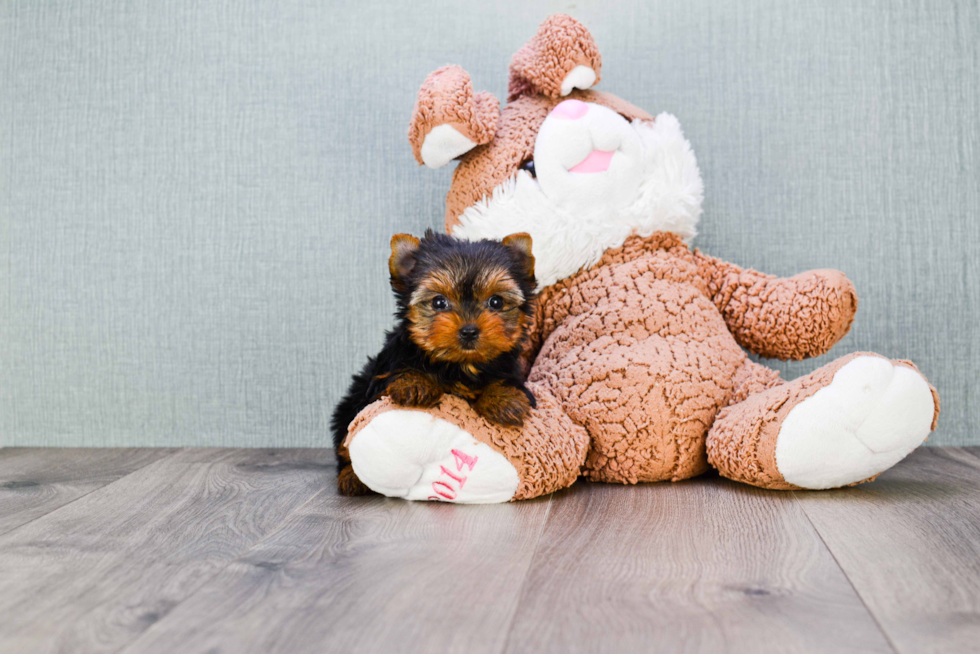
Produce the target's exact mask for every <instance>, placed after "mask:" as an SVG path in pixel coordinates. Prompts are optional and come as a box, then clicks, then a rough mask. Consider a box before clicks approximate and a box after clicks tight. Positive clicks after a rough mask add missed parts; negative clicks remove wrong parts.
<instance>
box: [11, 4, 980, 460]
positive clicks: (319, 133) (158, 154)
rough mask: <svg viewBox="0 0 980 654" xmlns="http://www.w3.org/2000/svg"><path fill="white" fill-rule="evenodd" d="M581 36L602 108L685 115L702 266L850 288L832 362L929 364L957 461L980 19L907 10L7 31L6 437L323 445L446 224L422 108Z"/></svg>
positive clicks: (465, 11)
mask: <svg viewBox="0 0 980 654" xmlns="http://www.w3.org/2000/svg"><path fill="white" fill-rule="evenodd" d="M553 11H567V12H569V13H571V14H573V15H574V16H576V17H578V18H579V19H581V20H583V21H584V22H585V23H586V25H588V27H589V28H590V29H591V31H592V33H593V35H594V36H595V39H596V41H597V42H598V44H599V48H600V50H601V51H602V54H603V63H604V66H603V81H602V83H601V84H600V86H599V88H600V89H601V90H605V91H610V92H613V93H617V94H619V95H622V96H624V97H625V98H627V99H629V100H630V101H632V102H633V103H635V104H637V105H639V106H641V107H644V108H646V109H648V110H650V111H653V112H659V111H662V110H669V111H671V112H673V113H675V114H677V116H678V117H679V118H680V120H681V123H682V125H683V126H684V127H685V130H686V133H687V135H688V137H689V138H690V140H691V142H692V143H693V145H694V148H695V151H696V152H697V154H698V158H699V161H700V164H701V169H702V172H703V175H704V180H705V185H706V189H707V199H706V202H705V215H704V218H703V224H702V232H701V236H700V237H699V238H698V239H697V241H696V244H697V245H698V246H700V247H701V248H702V249H703V250H705V251H707V252H710V253H712V254H714V255H717V256H721V257H724V258H726V259H729V260H732V261H735V262H738V263H741V264H744V265H748V266H753V267H755V268H757V269H761V270H765V271H768V272H772V273H777V274H781V275H788V274H793V273H795V272H799V271H801V270H804V269H806V268H811V267H836V268H840V269H842V270H844V271H846V272H847V274H848V275H849V276H850V277H851V279H853V280H854V282H855V284H856V285H857V288H858V292H859V294H860V297H861V306H860V310H859V312H858V317H857V321H856V323H855V325H854V329H853V331H852V332H851V334H850V335H848V336H847V338H845V339H844V341H843V342H842V343H841V344H840V345H838V346H837V348H835V350H834V352H833V356H837V355H840V354H844V353H847V352H851V351H854V350H875V351H878V352H881V353H882V354H886V355H889V356H893V357H907V358H910V359H913V360H914V361H915V362H916V363H918V364H919V366H920V367H921V369H922V370H923V371H924V372H925V373H926V374H927V375H928V376H929V378H930V379H931V380H932V381H933V382H934V383H935V385H936V386H937V387H938V388H939V391H940V393H941V395H942V398H943V416H942V418H941V421H940V428H939V431H938V433H937V434H936V435H935V436H934V437H933V438H932V439H931V441H930V442H931V443H933V444H946V445H949V444H967V443H973V444H980V432H978V431H977V430H976V429H975V426H976V424H977V418H978V417H980V401H978V400H980V393H978V389H977V383H976V377H977V370H978V369H980V347H978V345H977V341H978V338H980V327H978V325H980V291H978V280H980V276H978V275H980V270H978V268H980V246H978V243H980V222H978V210H980V195H978V180H980V170H978V163H980V126H978V116H980V101H978V99H980V89H978V80H980V61H978V43H980V9H978V6H977V3H976V2H975V1H973V2H960V3H954V2H939V1H937V2H912V1H909V0H901V1H888V2H860V3H855V2H851V1H844V2H832V3H816V4H814V3H800V2H785V3H775V2H766V1H763V0H737V1H732V2H721V3H719V2H711V3H709V2H704V1H701V0H679V1H653V2H652V1H650V0H638V1H636V2H630V1H627V0H622V1H619V0H617V1H614V2H611V1H607V2H604V3H601V4H600V3H588V2H583V1H582V0H579V2H577V3H576V4H575V5H568V4H564V3H557V2H543V3H535V2H529V1H528V0H519V1H515V2H507V3H498V4H495V5H491V4H489V3H467V4H466V5H461V6H458V7H454V6H452V5H451V4H449V3H443V2H439V1H437V0H419V1H417V2H413V3H403V4H401V5H400V6H390V7H384V6H374V5H371V4H369V3H367V2H345V3H341V2H334V3H331V2H321V1H312V0H305V1H293V0H289V1H279V2H275V1H272V0H268V1H264V2H230V1H226V0H220V1H201V2H199V3H194V2H189V1H187V0H172V1H170V2H157V1H153V2H132V3H121V2H120V3H116V2H106V1H104V0H98V1H96V0H82V1H75V2H67V1H66V2H61V3H57V2H42V1H37V2H33V1H29V0H7V1H5V2H0V303H2V305H0V309H2V311H0V439H4V441H5V443H6V444H7V445H14V444H30V445H41V444H46V445H135V444H140V445H174V444H183V445H205V444H207V445H255V446H259V445H263V446H265V445H296V446H307V445H322V444H324V443H325V442H326V440H327V436H326V427H327V423H328V419H329V415H330V411H331V406H332V403H333V402H334V401H335V400H336V399H337V398H338V396H339V394H340V392H341V390H342V388H343V386H344V385H345V382H346V378H347V377H348V375H350V374H351V373H352V372H353V371H354V369H355V368H356V367H357V366H359V365H360V363H361V361H362V360H363V357H364V356H365V355H366V354H367V353H369V352H371V351H372V350H376V349H377V348H378V347H379V345H380V342H381V336H382V333H383V330H384V329H385V328H386V327H387V325H388V323H389V320H390V313H391V310H392V303H391V300H390V298H389V294H388V290H387V286H386V266H385V260H386V252H387V242H388V238H389V236H390V235H391V234H392V233H393V232H396V231H411V232H415V233H418V232H420V231H421V230H423V229H424V228H425V227H428V226H439V225H441V221H442V206H443V205H442V202H443V196H444V194H445V191H446V189H447V188H448V184H449V178H450V175H451V171H450V170H449V169H444V170H440V171H436V172H433V171H428V170H426V169H420V168H418V167H417V166H416V165H415V164H414V161H413V160H412V156H411V152H410V150H409V147H408V144H407V142H406V139H405V132H406V128H407V123H408V117H409V112H410V110H411V107H412V103H413V101H414V97H415V91H416V89H417V88H418V86H419V84H420V83H421V82H422V80H423V79H424V78H425V76H426V74H427V73H428V72H430V71H431V70H433V69H435V68H436V67H438V66H440V65H442V64H445V63H451V62H456V63H460V64H462V65H463V66H464V67H465V68H466V69H467V70H469V72H470V73H471V74H472V76H473V79H474V82H475V84H476V85H477V87H478V88H485V89H489V90H491V91H493V92H494V93H496V94H497V95H498V97H502V96H503V95H504V94H505V89H506V72H507V63H508V61H509V59H510V56H511V54H512V53H513V52H514V51H515V50H516V49H517V48H518V47H520V46H521V44H523V43H524V41H525V40H526V39H527V38H529V37H530V36H531V34H533V32H534V30H535V28H536V26H537V24H538V22H540V20H541V19H542V18H544V17H545V16H546V15H547V14H548V13H550V12H553ZM833 356H828V357H824V358H823V359H821V360H812V361H807V362H803V363H799V364H792V365H786V364H777V366H778V367H779V368H780V369H782V370H784V371H785V373H786V375H787V376H789V377H793V376H796V375H797V374H800V373H803V372H806V371H809V370H811V369H813V368H814V367H816V366H817V365H819V364H820V363H822V362H823V361H827V360H830V359H831V358H833Z"/></svg>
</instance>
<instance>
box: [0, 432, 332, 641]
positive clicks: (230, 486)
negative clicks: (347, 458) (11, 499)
mask: <svg viewBox="0 0 980 654" xmlns="http://www.w3.org/2000/svg"><path fill="white" fill-rule="evenodd" d="M331 457H332V455H331V454H330V452H329V451H326V450H275V451H268V450H184V451H181V452H178V453H176V454H174V455H173V456H170V457H167V458H165V459H162V460H160V461H157V462H155V463H152V464H150V465H148V466H146V467H144V468H142V469H140V470H138V471H136V472H134V473H132V474H130V475H128V476H126V477H124V478H122V479H120V480H118V481H117V482H115V483H113V484H111V485H109V486H106V487H104V488H102V489H99V490H96V491H94V492H92V493H90V494H89V495H86V496H85V497H83V498H81V499H79V500H76V501H75V502H72V503H71V504H68V505H67V506H63V507H62V508H60V509H58V510H56V511H53V512H51V513H48V514H47V515H45V516H43V517H41V518H38V519H37V520H34V521H33V522H31V523H29V524H26V525H24V526H22V527H20V528H19V529H16V530H14V531H11V532H9V533H7V534H5V535H4V536H0V588H2V589H3V592H2V593H0V651H3V652H5V653H8V652H32V653H36V652H72V653H75V652H79V653H83V652H114V651H118V650H119V649H120V648H122V647H123V646H125V645H126V644H128V643H130V642H131V641H133V640H134V639H135V638H136V637H138V636H139V635H140V634H141V633H143V631H145V630H146V629H147V628H148V627H150V626H151V625H152V624H153V623H154V622H156V621H157V620H159V619H161V618H162V617H163V616H165V615H166V614H167V613H168V612H169V611H170V610H171V609H173V608H174V607H175V606H177V605H178V604H179V603H180V602H181V601H182V600H184V599H185V598H187V597H188V596H190V595H192V594H193V593H194V591H196V590H197V589H198V588H200V587H201V586H202V585H203V584H205V583H206V582H207V581H208V580H209V579H211V578H212V577H213V576H214V575H215V574H217V573H218V572H219V571H220V570H221V569H222V568H223V567H224V566H225V565H227V564H228V562H229V561H231V560H232V559H234V558H235V557H236V556H238V555H239V554H241V553H242V552H244V551H246V550H247V549H248V548H249V547H250V546H252V545H254V544H255V543H256V542H258V541H259V540H260V539H261V538H262V537H263V536H265V535H267V534H268V533H269V532H270V531H272V530H273V529H274V528H275V527H276V526H277V525H279V524H280V523H281V522H282V521H283V520H284V519H285V518H286V517H287V516H288V515H289V514H290V513H291V512H292V511H293V510H295V509H296V508H297V507H299V506H300V505H302V504H303V503H304V502H306V501H308V500H309V499H310V498H312V497H313V496H314V495H315V494H316V493H317V492H319V491H320V490H321V489H322V488H323V487H324V486H325V485H328V484H331V483H332V482H333V480H332V475H331V472H332V464H331V463H330V461H331ZM174 651H177V650H174Z"/></svg>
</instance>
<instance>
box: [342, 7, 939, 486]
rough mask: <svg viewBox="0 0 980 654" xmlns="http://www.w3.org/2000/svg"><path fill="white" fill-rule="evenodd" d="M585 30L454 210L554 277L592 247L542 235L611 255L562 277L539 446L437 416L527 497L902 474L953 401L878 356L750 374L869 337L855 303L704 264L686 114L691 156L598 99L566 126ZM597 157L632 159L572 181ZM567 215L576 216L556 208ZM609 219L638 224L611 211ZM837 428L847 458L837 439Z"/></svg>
mask: <svg viewBox="0 0 980 654" xmlns="http://www.w3.org/2000/svg"><path fill="white" fill-rule="evenodd" d="M583 30H584V28H581V29H580V26H578V25H577V23H575V22H574V21H572V19H570V18H568V17H560V18H552V19H549V20H548V21H546V22H545V24H543V25H542V28H541V29H540V30H539V32H538V34H537V35H536V36H535V37H534V39H532V41H531V42H530V43H529V44H528V45H527V46H525V48H524V49H523V50H522V51H521V52H520V53H519V54H518V56H516V57H515V62H516V64H515V65H517V71H518V73H519V75H515V74H514V73H513V71H514V70H515V68H514V66H512V96H519V97H516V99H514V100H513V101H512V102H511V104H510V105H508V106H507V107H506V108H505V109H504V110H503V111H502V112H501V116H500V122H499V126H498V129H497V133H496V135H495V136H494V138H493V140H491V141H490V142H489V143H487V144H486V145H484V146H481V147H479V148H474V149H473V150H472V151H470V152H469V153H468V154H466V155H464V156H463V157H462V158H461V160H460V164H459V166H458V168H457V169H456V172H455V174H454V176H453V183H452V188H451V189H450V192H449V195H448V197H447V202H446V205H447V207H446V227H447V229H448V230H450V231H452V232H453V233H454V234H456V235H458V236H463V237H471V238H476V237H482V236H487V235H493V232H492V230H493V224H494V223H495V222H496V223H498V224H503V225H505V227H503V228H502V229H504V231H508V230H512V231H527V232H529V233H531V234H532V236H534V250H533V253H534V255H535V258H536V261H537V262H540V261H542V259H544V260H548V259H549V258H551V257H553V256H554V255H555V251H558V252H561V251H562V249H563V248H565V249H567V248H568V247H569V246H567V245H562V244H563V243H565V244H567V243H571V242H572V241H571V240H563V239H562V238H561V237H562V234H560V233H554V232H552V233H546V234H545V237H544V238H541V237H540V234H541V233H540V232H539V234H538V235H535V229H537V228H540V227H541V223H542V222H549V224H550V225H551V226H552V227H554V225H559V226H560V227H559V228H558V231H559V232H561V230H566V231H568V232H577V233H580V234H585V238H586V240H588V241H590V242H591V243H592V244H598V246H599V247H598V252H597V255H596V256H595V257H586V258H584V259H582V260H581V261H577V263H576V265H573V266H571V267H569V268H568V269H567V270H566V269H556V270H559V272H558V273H555V274H551V271H552V270H553V269H552V268H551V267H548V268H547V270H548V271H549V272H548V273H547V279H546V280H544V286H545V287H544V288H543V289H542V290H541V293H540V296H539V300H538V309H537V313H536V316H535V322H534V329H533V334H532V338H531V343H530V346H529V349H528V351H527V352H526V357H525V360H526V364H527V365H526V368H527V371H528V384H529V387H530V388H531V389H532V390H533V392H534V394H535V397H536V398H537V400H538V409H537V410H536V411H535V412H533V413H532V416H531V419H530V420H529V422H528V423H527V424H525V426H524V427H523V428H520V429H501V428H498V427H495V426H494V425H490V424H488V423H486V422H485V421H483V420H482V419H480V418H479V417H477V416H476V414H475V413H474V412H473V410H472V409H471V408H470V407H469V406H468V405H467V404H466V403H465V402H464V401H462V400H460V399H458V398H445V399H444V400H443V401H442V403H441V404H440V405H439V406H438V407H436V409H434V410H432V411H431V412H429V413H430V414H431V415H432V416H433V417H437V418H441V419H443V420H447V421H449V422H451V423H452V424H454V425H456V426H458V427H459V428H460V429H463V430H464V431H466V432H467V433H469V434H470V435H472V436H473V438H474V439H476V440H477V441H479V442H482V443H485V444H487V445H490V446H491V447H493V448H494V449H495V450H496V451H498V452H501V453H503V454H504V455H505V456H506V457H507V459H508V461H510V463H511V465H513V466H514V468H515V470H516V471H517V475H518V477H519V479H520V480H521V481H520V483H519V487H518V490H517V492H516V493H515V494H514V497H513V498H512V499H525V498H528V497H534V496H536V495H539V494H541V493H544V492H550V491H551V490H554V489H557V488H561V487H563V486H566V485H568V484H569V483H571V481H573V480H574V478H575V477H576V476H578V475H579V474H581V475H584V476H585V477H587V478H588V479H590V480H593V481H602V482H613V483H623V484H634V483H639V482H655V481H666V480H671V481H678V480H682V479H687V478H690V477H693V476H695V475H698V474H701V473H703V472H705V471H706V470H708V469H709V467H710V466H714V467H715V468H716V469H717V470H718V471H719V472H720V473H721V474H722V475H724V476H726V477H729V478H731V479H734V480H737V481H741V482H744V483H747V484H753V485H755V486H760V487H763V488H771V489H793V488H803V487H805V488H827V487H831V486H841V485H848V484H852V483H856V482H860V481H864V480H868V479H872V478H874V477H875V476H876V475H877V474H879V473H880V472H882V471H883V470H884V469H886V468H887V467H889V466H891V465H894V463H895V462H897V461H898V460H900V459H901V458H902V457H904V456H905V455H906V454H907V453H908V452H909V451H911V449H912V448H914V447H916V446H918V445H919V444H920V443H921V442H922V441H923V440H924V439H925V437H926V436H927V434H928V432H929V431H930V430H931V429H933V428H935V424H936V418H937V416H938V412H939V399H938V395H937V394H936V392H935V389H933V388H932V387H931V386H930V385H929V384H928V383H927V382H926V381H925V379H924V378H923V377H922V376H921V374H919V372H918V371H917V370H915V368H914V366H912V365H911V364H910V363H908V362H904V361H889V360H887V359H885V358H884V357H879V356H878V355H874V354H857V355H850V356H846V357H843V358H841V359H838V360H837V361H835V362H833V363H831V364H829V365H826V366H824V367H823V368H820V369H819V370H817V371H816V372H813V373H812V374H810V375H806V376H804V377H801V378H800V379H797V380H794V381H792V382H788V383H787V382H784V381H783V380H782V379H780V377H779V375H778V374H777V373H776V372H775V371H773V370H770V369H768V368H766V367H765V366H763V365H761V364H758V363H755V362H753V361H751V360H750V359H749V358H748V355H747V353H746V350H748V351H749V352H754V353H756V354H759V355H762V356H766V357H778V358H782V359H803V358H807V357H814V356H819V355H822V354H824V353H826V352H827V351H828V350H830V348H831V347H833V346H834V345H835V344H836V343H837V342H838V341H839V340H840V339H841V338H842V337H843V336H844V335H845V334H846V333H847V332H848V330H849V329H850V327H851V325H852V323H853V320H854V314H855V311H856V310H857V295H856V292H855V290H854V287H853V285H852V284H851V282H850V281H849V280H848V279H847V278H846V277H845V276H844V274H843V273H840V272H838V271H835V270H814V271H809V272H804V273H800V274H798V275H795V276H792V277H788V278H778V277H774V276H772V275H766V274H762V273H759V272H756V271H754V270H750V269H743V268H741V267H739V266H737V265H735V264H732V263H728V262H726V261H722V260H720V259H717V258H714V257H711V256H708V255H706V254H703V253H701V252H699V251H697V250H694V251H692V250H691V249H690V248H689V246H688V245H687V240H688V239H690V238H691V237H692V236H693V235H694V234H695V225H696V223H697V220H698V218H699V217H700V214H701V199H702V189H701V180H700V174H699V171H698V169H697V164H696V161H695V160H694V158H693V152H691V150H690V145H689V144H688V143H687V141H686V140H685V139H684V138H683V135H682V134H681V132H680V129H679V125H677V121H676V119H675V118H673V116H670V115H669V114H662V115H661V116H658V118H657V119H656V121H653V123H652V125H654V126H656V125H657V123H661V125H666V124H668V123H670V125H675V126H676V128H672V129H671V130H670V133H671V134H672V136H671V138H669V139H664V138H661V139H644V138H642V137H641V136H640V135H641V134H642V131H641V130H642V129H645V128H647V127H649V126H650V124H651V123H650V121H651V118H650V116H649V115H648V114H646V113H645V112H642V111H640V110H638V109H636V108H635V107H632V106H631V105H629V104H628V103H625V102H624V101H622V100H619V99H618V98H615V97H614V96H609V95H605V94H599V93H597V92H595V91H591V90H590V91H576V92H574V93H572V94H571V95H570V96H569V97H572V98H574V99H577V100H581V101H582V102H583V103H586V104H588V105H589V107H583V106H579V105H575V107H574V108H575V111H571V110H566V109H568V107H566V108H563V109H561V110H559V111H558V112H557V113H556V114H554V115H552V111H553V110H554V109H555V107H556V106H557V105H558V103H559V102H560V98H559V97H557V94H556V93H555V88H556V87H555V81H556V80H559V78H560V77H562V76H563V75H565V74H567V72H568V71H569V70H571V69H573V68H574V67H575V66H577V65H582V62H581V56H580V50H576V48H575V47H572V46H571V45H570V44H581V43H582V38H584V37H583V36H582V35H583V34H587V32H584V31H583ZM562 31H564V32H565V33H564V35H563V34H562V33H561V32H562ZM555 44H558V45H555ZM541 53H547V56H545V55H542V54H541ZM594 63H596V64H597V63H598V59H597V58H596V59H595V60H594ZM533 71H536V72H533ZM555 71H560V72H559V73H556V72H555ZM514 79H518V80H526V81H520V82H519V84H518V85H516V86H514V85H513V81H514ZM596 107H600V108H603V107H604V108H609V109H612V110H613V111H614V112H616V113H617V114H619V116H615V115H612V114H609V113H608V112H606V110H605V109H596ZM592 111H595V112H596V115H590V112H592ZM552 121H559V122H560V123H561V125H558V124H557V123H554V122H552ZM638 123H639V124H638ZM549 125H550V127H549ZM558 129H560V130H561V131H560V132H555V131H553V130H558ZM550 130H551V131H550ZM554 134H559V135H560V138H550V136H553V135H554ZM569 143H572V146H569ZM638 143H639V144H640V146H641V147H640V149H639V150H637V149H636V146H637V144H638ZM566 147H574V148H576V149H574V150H565V149H563V148H566ZM550 148H553V149H550ZM595 151H600V152H604V151H615V153H614V154H613V159H612V164H611V165H610V166H609V169H608V170H606V171H604V172H599V173H582V174H579V173H576V172H574V171H573V170H572V168H574V167H575V164H576V161H572V160H573V159H577V158H578V157H579V156H582V157H584V156H586V155H587V154H588V153H589V152H595ZM569 152H571V154H569ZM631 153H633V154H631ZM637 153H640V154H637ZM566 155H567V156H566ZM532 157H533V158H534V159H536V160H541V161H545V160H547V163H548V175H545V174H543V173H544V166H542V170H541V171H540V172H541V173H542V174H539V175H537V176H536V177H535V176H532V175H530V174H529V173H528V172H527V171H526V170H522V169H521V166H522V164H524V163H525V162H527V161H529V160H530V159H531V158H532ZM617 158H618V159H617ZM617 161H618V162H619V163H617ZM556 162H557V163H558V164H560V166H559V165H556ZM617 176H618V177H617ZM657 179H660V180H671V182H670V183H666V182H665V183H656V184H652V183H651V180H657ZM515 180H516V182H515ZM515 184H516V186H515ZM521 185H523V187H524V191H525V192H524V193H521V192H520V189H521ZM515 188H516V189H517V192H515V191H514V189H515ZM583 189H584V190H585V191H586V192H584V193H582V192H580V191H582V190H583ZM593 189H594V190H595V191H594V192H593ZM610 189H611V190H612V191H610ZM624 194H626V196H625V197H624V196H623V195H624ZM570 197H574V198H575V200H574V201H573V202H569V201H568V199H569V198H570ZM536 203H537V204H536ZM542 203H543V204H542ZM549 203H550V204H551V205H553V206H554V207H557V210H556V211H557V213H551V214H549V212H548V211H545V210H543V209H541V207H543V206H545V205H547V204H549ZM596 203H598V205H599V206H595V205H596ZM609 203H615V204H616V205H617V206H618V207H619V209H618V210H616V211H606V210H605V209H606V208H607V207H606V204H609ZM644 203H645V204H644ZM493 207H496V208H495V209H494V208H493ZM634 207H646V208H647V209H648V210H649V211H650V212H651V213H652V214H655V218H652V219H650V220H649V221H642V220H640V221H637V222H632V220H633V218H634V217H635V216H637V215H640V216H642V212H639V211H629V210H627V209H629V208H634ZM624 211H625V212H624ZM555 216H559V218H560V221H557V222H556V219H555ZM561 221H564V222H561ZM518 228H520V229H518ZM617 230H619V231H617ZM609 234H614V235H615V237H614V238H609V240H608V241H607V240H604V239H606V238H607V236H608V235H609ZM556 243H557V244H558V245H556ZM541 279H542V278H541V277H540V276H539V280H541ZM743 348H744V349H743ZM879 360H880V362H881V363H879ZM391 409H392V405H391V404H390V403H389V402H388V400H382V401H379V402H378V403H376V404H375V405H372V406H371V407H368V409H366V410H365V411H364V412H363V413H362V414H361V415H360V416H359V417H358V418H357V419H356V420H355V421H354V423H353V424H352V426H351V436H349V438H348V442H351V439H356V438H357V433H358V431H359V430H361V429H363V427H364V425H366V424H370V423H371V421H373V420H375V419H377V418H378V417H379V416H383V415H385V414H386V412H388V411H390V410H391ZM787 425H788V426H787ZM784 428H785V429H784ZM827 429H831V433H830V434H829V435H830V436H832V437H833V438H835V439H837V441H839V442H840V443H841V444H842V448H844V449H841V450H840V451H836V450H834V449H833V448H828V447H827V445H826V442H822V441H821V439H822V438H824V439H825V438H826V437H827V435H828V433H827ZM842 452H843V454H842ZM780 461H783V465H784V467H785V469H786V470H792V475H791V476H790V478H789V479H790V480H788V479H787V476H786V474H784V473H783V472H781V469H780ZM355 467H356V466H355ZM793 480H795V481H796V482H798V483H794V481H793Z"/></svg>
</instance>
